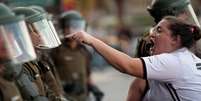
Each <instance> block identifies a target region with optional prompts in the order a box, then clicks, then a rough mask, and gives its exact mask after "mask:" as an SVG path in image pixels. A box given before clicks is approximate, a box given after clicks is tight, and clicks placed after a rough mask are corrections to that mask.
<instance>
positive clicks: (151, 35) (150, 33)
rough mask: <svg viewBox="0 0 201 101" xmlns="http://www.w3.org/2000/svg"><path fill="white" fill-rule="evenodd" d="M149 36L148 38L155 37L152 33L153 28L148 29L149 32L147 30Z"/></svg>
mask: <svg viewBox="0 0 201 101" xmlns="http://www.w3.org/2000/svg"><path fill="white" fill-rule="evenodd" d="M149 36H150V37H155V36H156V35H155V32H154V28H150V30H149Z"/></svg>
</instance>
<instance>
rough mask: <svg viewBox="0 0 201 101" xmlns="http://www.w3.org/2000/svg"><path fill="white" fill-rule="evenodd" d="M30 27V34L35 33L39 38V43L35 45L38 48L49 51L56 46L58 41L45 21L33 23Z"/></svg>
mask: <svg viewBox="0 0 201 101" xmlns="http://www.w3.org/2000/svg"><path fill="white" fill-rule="evenodd" d="M31 27H32V28H31V29H32V32H35V34H37V35H38V37H39V38H40V43H39V44H38V45H37V46H38V47H39V48H45V49H49V48H54V47H57V46H58V40H57V39H56V38H55V36H57V34H56V33H54V32H53V31H52V28H51V26H50V24H49V21H48V20H47V19H43V20H40V21H38V22H34V23H32V24H31ZM55 32H56V31H55Z"/></svg>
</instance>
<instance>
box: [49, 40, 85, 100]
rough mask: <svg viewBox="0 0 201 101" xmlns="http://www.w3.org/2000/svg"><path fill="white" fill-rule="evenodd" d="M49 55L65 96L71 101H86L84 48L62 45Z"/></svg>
mask: <svg viewBox="0 0 201 101" xmlns="http://www.w3.org/2000/svg"><path fill="white" fill-rule="evenodd" d="M51 54H52V58H53V60H54V63H55V65H56V67H57V70H58V73H59V76H60V78H61V81H62V84H63V87H64V91H65V92H66V94H67V96H68V97H69V98H71V99H72V100H73V101H86V100H87V78H88V73H87V54H86V50H85V48H84V47H83V46H78V47H77V48H75V49H71V48H69V46H68V45H66V44H65V43H64V44H63V45H61V46H60V47H58V48H56V49H55V50H53V51H52V53H51Z"/></svg>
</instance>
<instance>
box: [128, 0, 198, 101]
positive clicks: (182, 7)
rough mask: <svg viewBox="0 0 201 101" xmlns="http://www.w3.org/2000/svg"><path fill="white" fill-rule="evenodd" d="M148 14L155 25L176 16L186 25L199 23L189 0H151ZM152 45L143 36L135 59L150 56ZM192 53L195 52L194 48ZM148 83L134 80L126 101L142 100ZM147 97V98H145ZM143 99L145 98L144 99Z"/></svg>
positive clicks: (147, 37)
mask: <svg viewBox="0 0 201 101" xmlns="http://www.w3.org/2000/svg"><path fill="white" fill-rule="evenodd" d="M147 10H148V12H149V14H150V15H151V16H152V17H153V18H154V21H155V23H156V24H157V23H158V22H159V21H160V20H161V19H162V18H163V17H165V16H169V15H170V16H176V17H177V18H179V19H181V20H183V21H187V22H188V23H192V24H193V23H195V24H196V25H197V26H200V25H199V22H198V20H197V18H196V16H195V13H194V11H193V9H192V6H191V3H190V0H152V3H151V5H149V6H148V8H147ZM152 46H153V43H152V42H151V40H150V37H149V33H147V34H145V35H144V36H143V38H142V39H141V40H140V41H139V43H138V47H137V54H136V55H137V57H144V56H149V55H151V47H152ZM193 51H195V52H199V51H197V49H195V47H194V48H193ZM150 86H151V85H149V81H147V80H143V79H140V78H137V79H135V81H134V82H133V83H132V84H131V86H130V90H129V95H128V98H127V100H128V101H138V100H143V98H144V96H146V93H147V91H149V87H150ZM146 97H147V96H146ZM146 97H145V98H146Z"/></svg>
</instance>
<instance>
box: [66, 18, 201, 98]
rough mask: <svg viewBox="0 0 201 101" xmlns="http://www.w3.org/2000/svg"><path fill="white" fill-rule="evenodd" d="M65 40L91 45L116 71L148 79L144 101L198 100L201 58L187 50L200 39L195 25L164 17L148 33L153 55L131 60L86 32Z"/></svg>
mask: <svg viewBox="0 0 201 101" xmlns="http://www.w3.org/2000/svg"><path fill="white" fill-rule="evenodd" d="M67 37H69V38H72V39H74V40H77V41H79V42H83V43H86V44H89V45H91V46H92V47H94V48H95V49H96V50H97V51H98V52H99V53H100V54H101V55H102V56H104V58H105V59H106V60H108V62H109V63H111V64H112V65H113V66H114V67H115V68H116V69H118V70H119V71H121V72H124V73H126V74H130V75H133V76H136V77H140V78H143V79H148V80H150V83H149V87H150V88H149V91H148V92H147V94H146V95H145V97H144V100H145V101H162V100H163V101H172V100H173V101H174V100H182V101H187V100H190V101H199V100H200V99H201V96H200V94H201V71H200V70H199V69H200V68H199V66H200V64H201V59H199V58H197V57H196V56H195V55H194V54H193V53H192V52H190V51H189V49H188V48H190V47H191V46H192V45H193V44H194V43H195V42H196V41H197V40H199V39H200V37H201V35H200V29H199V28H198V27H196V26H193V25H189V24H186V23H184V22H182V21H180V20H179V19H177V18H175V17H170V16H169V17H165V18H163V19H162V20H161V21H160V22H159V23H158V24H157V25H156V26H155V27H154V28H153V30H152V31H151V39H152V41H153V43H154V46H153V48H152V49H151V50H152V54H154V55H153V56H150V57H142V58H131V57H129V56H127V55H126V54H124V53H121V52H119V51H117V50H115V49H113V48H111V47H109V46H108V45H106V44H105V43H103V42H102V41H100V40H98V39H96V38H94V37H93V36H91V35H89V34H87V33H85V32H77V33H74V34H71V35H69V36H67Z"/></svg>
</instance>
